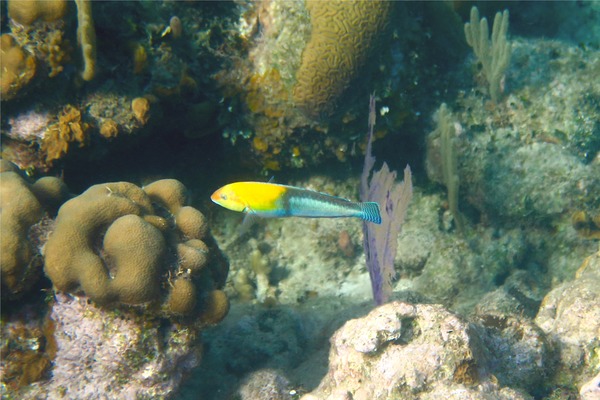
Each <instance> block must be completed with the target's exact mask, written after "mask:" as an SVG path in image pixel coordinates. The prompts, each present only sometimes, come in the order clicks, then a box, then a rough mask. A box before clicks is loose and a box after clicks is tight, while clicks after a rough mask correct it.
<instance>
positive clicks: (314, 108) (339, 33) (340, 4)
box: [293, 0, 392, 114]
mask: <svg viewBox="0 0 600 400" xmlns="http://www.w3.org/2000/svg"><path fill="white" fill-rule="evenodd" d="M391 5H392V3H391V2H387V1H313V0H310V1H307V2H306V7H307V8H308V10H309V12H310V17H311V23H312V32H311V38H310V41H309V42H308V43H307V45H306V47H305V49H304V52H303V54H302V63H301V65H300V68H299V69H298V71H297V72H296V79H297V82H296V85H295V86H294V89H293V90H294V92H293V94H294V101H295V102H296V104H298V105H299V106H300V107H302V108H303V109H304V110H305V111H306V112H307V113H309V114H319V113H320V112H323V111H330V110H331V108H332V106H333V104H334V103H335V100H336V99H337V98H338V97H339V96H340V94H342V92H343V91H344V90H345V89H346V87H347V86H348V84H349V83H350V81H351V80H352V79H353V78H354V77H355V76H356V73H357V71H358V69H359V68H360V67H361V66H362V65H363V64H364V63H365V61H366V58H367V56H368V54H369V51H370V49H371V47H372V45H373V43H374V41H375V38H376V36H377V34H378V33H379V32H380V31H381V30H382V29H383V28H384V27H385V25H386V23H387V19H388V15H389V13H390V8H391Z"/></svg>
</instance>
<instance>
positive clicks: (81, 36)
mask: <svg viewBox="0 0 600 400" xmlns="http://www.w3.org/2000/svg"><path fill="white" fill-rule="evenodd" d="M75 4H76V5H77V43H78V44H79V47H81V53H82V54H83V71H81V77H82V78H83V80H84V81H91V80H92V79H93V78H94V75H95V74H96V30H95V28H94V20H93V19H92V2H91V0H75Z"/></svg>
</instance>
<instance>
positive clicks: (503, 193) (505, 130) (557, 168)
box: [427, 40, 600, 225]
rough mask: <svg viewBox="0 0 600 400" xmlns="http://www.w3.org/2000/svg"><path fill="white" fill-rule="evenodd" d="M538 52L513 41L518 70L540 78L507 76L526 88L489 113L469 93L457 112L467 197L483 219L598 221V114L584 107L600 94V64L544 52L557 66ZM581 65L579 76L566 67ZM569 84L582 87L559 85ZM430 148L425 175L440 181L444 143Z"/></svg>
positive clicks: (584, 55)
mask: <svg viewBox="0 0 600 400" xmlns="http://www.w3.org/2000/svg"><path fill="white" fill-rule="evenodd" d="M538 46H540V44H536V43H532V42H530V41H526V40H515V41H514V43H513V60H514V62H515V63H519V64H525V65H527V66H529V67H531V68H533V67H534V66H535V71H534V70H533V69H528V68H521V69H519V71H515V72H509V76H511V80H515V81H519V82H521V83H520V85H519V86H518V87H516V88H514V89H513V90H512V93H511V94H510V95H509V96H508V98H507V99H505V101H504V102H503V103H502V104H501V105H499V106H495V107H492V108H491V109H490V108H488V107H487V106H486V105H485V104H484V103H482V101H481V97H480V95H478V94H477V93H476V92H470V93H469V94H463V95H460V96H459V97H458V99H457V104H456V105H455V106H454V107H453V109H454V110H455V112H454V114H453V115H454V124H455V126H456V127H457V128H458V129H459V131H460V134H459V135H458V136H457V137H456V139H455V145H456V147H457V149H456V151H457V155H458V175H459V177H460V180H461V191H462V192H463V193H464V199H466V200H467V201H468V202H469V203H470V204H471V206H472V207H474V208H476V209H477V210H479V211H480V212H481V213H482V214H483V215H484V218H488V219H489V218H499V220H501V221H503V222H510V223H513V222H518V223H533V224H536V225H541V224H551V223H557V221H559V220H560V219H561V218H562V216H563V215H564V214H565V213H567V214H572V213H575V212H576V211H582V210H584V211H589V212H591V213H592V214H593V213H594V212H595V211H594V210H596V209H597V208H598V206H599V203H598V196H596V195H595V192H596V191H595V190H594V188H596V187H598V185H600V181H599V179H600V178H599V177H600V163H598V151H599V150H600V147H599V142H598V141H597V138H598V135H597V129H598V128H597V122H592V120H593V119H596V121H597V120H598V118H597V117H598V115H600V114H599V109H598V108H597V105H594V104H595V103H594V102H593V101H592V102H590V101H588V100H586V99H590V98H594V97H597V96H598V94H599V93H600V86H599V85H598V81H599V80H598V79H597V78H598V74H597V73H596V71H597V70H598V68H597V66H598V65H599V64H600V57H599V56H598V54H597V52H587V51H585V50H582V49H578V48H570V47H567V46H565V45H564V44H562V43H559V42H553V41H545V42H544V46H546V48H548V46H549V47H550V48H552V49H553V51H554V52H555V54H558V55H559V56H558V57H559V60H552V59H550V58H549V57H548V53H540V52H539V51H538V50H537V49H538V48H539V47H538ZM588 53H589V54H588ZM532 58H533V59H532ZM575 60H581V68H582V69H581V70H579V71H578V72H577V73H575V72H574V71H573V69H572V68H568V67H565V66H567V65H571V63H572V62H579V61H575ZM526 70H527V71H526ZM511 74H514V75H511ZM568 81H573V82H577V83H576V84H573V85H564V84H562V83H561V82H568ZM549 110H554V111H549ZM432 135H433V134H432ZM432 137H433V136H432ZM428 146H429V150H428V161H427V162H428V170H427V171H428V174H429V176H430V177H431V178H432V179H434V180H439V178H437V176H436V173H435V171H440V170H441V169H442V168H441V165H440V159H439V158H437V157H436V156H435V155H436V154H438V153H439V143H438V144H437V145H436V141H435V140H431V141H430V142H429V143H428Z"/></svg>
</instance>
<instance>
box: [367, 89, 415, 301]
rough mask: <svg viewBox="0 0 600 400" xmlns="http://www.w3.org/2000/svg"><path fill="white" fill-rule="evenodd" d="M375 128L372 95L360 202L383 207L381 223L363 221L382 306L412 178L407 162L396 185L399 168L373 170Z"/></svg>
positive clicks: (375, 290)
mask: <svg viewBox="0 0 600 400" xmlns="http://www.w3.org/2000/svg"><path fill="white" fill-rule="evenodd" d="M374 127H375V97H374V96H371V98H370V100H369V141H368V144H367V152H366V154H365V164H364V166H363V173H362V176H361V178H360V197H361V201H376V202H377V203H378V204H379V206H380V208H381V224H380V225H376V224H373V223H370V222H366V221H363V246H364V249H365V257H366V260H367V268H368V269H369V276H370V277H371V288H372V290H373V298H374V299H375V303H376V304H377V305H380V304H383V303H385V302H386V301H387V300H388V299H389V296H390V294H391V293H392V280H393V279H394V277H395V275H396V271H395V270H394V257H395V256H396V249H397V247H398V234H399V233H400V230H401V228H402V223H403V222H404V218H405V216H406V211H407V209H408V204H409V203H410V200H411V199H412V180H411V173H410V167H409V166H408V165H407V166H406V168H405V169H404V181H403V182H402V183H398V184H396V171H390V169H389V167H388V166H387V164H386V163H385V162H384V163H383V165H382V167H381V169H380V170H379V171H374V172H372V170H373V166H374V165H375V157H373V155H372V154H371V146H372V142H373V130H374ZM371 172H372V173H371ZM369 176H370V177H371V180H370V182H369Z"/></svg>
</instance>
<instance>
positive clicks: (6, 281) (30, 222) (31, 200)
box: [0, 160, 67, 297]
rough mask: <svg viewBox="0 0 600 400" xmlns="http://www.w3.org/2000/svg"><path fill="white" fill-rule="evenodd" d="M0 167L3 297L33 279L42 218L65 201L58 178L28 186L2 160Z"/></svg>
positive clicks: (19, 290) (38, 262) (36, 271)
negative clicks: (0, 166) (49, 210)
mask: <svg viewBox="0 0 600 400" xmlns="http://www.w3.org/2000/svg"><path fill="white" fill-rule="evenodd" d="M0 161H2V160H0ZM1 165H2V168H1V169H0V171H1V172H0V203H1V204H2V207H1V208H0V237H2V240H0V260H2V263H1V272H2V275H1V276H2V296H3V297H7V296H14V295H17V294H20V293H23V292H24V291H26V290H27V289H28V288H29V287H30V286H31V285H32V284H33V283H34V282H35V281H36V280H37V278H38V276H39V273H40V272H41V257H39V256H40V254H39V249H38V245H39V244H40V243H41V242H43V236H44V234H45V231H46V229H45V222H46V221H47V219H45V218H44V217H46V216H47V211H48V209H51V208H53V207H55V206H56V205H57V204H58V203H60V202H61V201H62V200H63V199H65V198H66V196H67V191H66V187H65V185H64V184H63V183H62V181H61V180H60V179H58V178H52V177H45V178H41V179H39V180H38V181H37V182H35V183H34V184H33V185H30V184H29V183H27V181H25V179H23V178H22V177H21V175H19V173H18V172H16V171H17V170H16V168H14V167H12V165H11V164H10V163H8V162H6V161H2V163H1Z"/></svg>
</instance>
